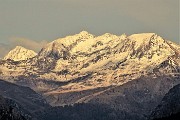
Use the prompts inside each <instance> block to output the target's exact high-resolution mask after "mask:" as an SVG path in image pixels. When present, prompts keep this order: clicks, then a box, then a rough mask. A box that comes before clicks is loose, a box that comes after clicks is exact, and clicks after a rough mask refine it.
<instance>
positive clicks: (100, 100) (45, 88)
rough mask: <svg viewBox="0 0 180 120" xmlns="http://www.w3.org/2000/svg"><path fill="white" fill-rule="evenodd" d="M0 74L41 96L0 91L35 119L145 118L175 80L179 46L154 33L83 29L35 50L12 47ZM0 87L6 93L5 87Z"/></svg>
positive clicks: (179, 66) (1, 62)
mask: <svg viewBox="0 0 180 120" xmlns="http://www.w3.org/2000/svg"><path fill="white" fill-rule="evenodd" d="M0 78H1V79H3V81H4V82H5V81H6V82H7V83H9V84H16V85H17V86H25V87H26V89H27V88H28V87H29V89H30V88H31V89H33V90H34V91H36V92H37V93H38V95H40V96H39V97H38V95H36V94H37V93H36V94H30V98H34V97H33V96H34V95H35V98H37V99H36V100H38V101H37V102H35V103H31V101H32V100H31V99H29V97H26V96H24V95H23V97H24V98H26V99H25V100H23V99H19V98H17V97H14V96H10V95H11V94H7V93H6V92H0V93H1V95H2V96H6V97H8V98H11V99H13V100H16V101H17V102H19V101H23V102H22V103H21V106H22V107H23V108H25V109H28V114H30V115H32V116H33V115H35V114H34V113H37V111H38V112H39V111H40V112H39V114H38V115H36V116H35V117H34V119H35V118H36V119H39V120H40V119H42V120H43V119H44V120H46V119H48V120H50V118H52V119H53V120H56V119H57V120H58V119H63V120H66V119H67V120H70V119H71V118H74V120H76V119H77V120H80V119H83V120H111V119H112V120H121V119H122V120H148V119H149V118H153V117H152V115H154V116H158V115H160V114H158V115H157V114H155V111H157V110H158V108H157V107H158V105H159V104H161V101H162V99H164V98H163V97H164V96H165V95H166V93H167V92H168V91H169V90H170V89H171V88H173V87H174V86H175V85H178V84H180V46H179V45H178V44H175V43H173V42H171V41H169V40H166V39H163V38H162V37H160V36H159V35H157V34H155V33H141V34H133V35H130V36H127V35H125V34H123V35H120V36H117V35H113V34H110V33H106V34H104V35H101V36H94V35H92V34H90V33H88V32H86V31H82V32H80V33H79V34H76V35H71V36H66V37H64V38H59V39H57V40H54V41H52V42H50V43H48V44H47V45H45V46H44V47H43V48H42V49H41V50H40V51H39V52H38V53H35V52H34V51H32V50H28V49H25V48H23V47H20V46H18V47H16V48H15V49H13V50H12V51H10V52H9V53H8V55H6V56H5V57H4V59H2V60H0ZM1 84H2V85H1ZM0 85H1V86H0V88H1V89H2V88H3V91H6V87H5V86H8V85H6V84H5V83H3V82H1V83H0ZM28 91H29V90H24V92H25V93H26V94H27V93H28V94H29V92H28ZM15 92H16V94H17V95H22V93H21V92H20V91H19V90H17V89H16V88H14V89H13V91H12V92H11V93H15ZM19 92H20V93H19ZM20 98H21V97H20ZM27 101H28V102H27ZM40 101H41V102H40ZM39 102H40V104H39ZM47 103H48V104H50V105H51V106H52V107H50V106H49V105H48V104H47ZM28 104H31V105H32V107H29V108H28V107H26V105H27V106H28ZM39 105H40V106H39ZM44 105H45V107H43V106H44ZM35 106H37V107H38V108H40V109H38V110H37V111H36V110H35V109H36V107H35ZM55 106H56V107H55ZM100 106H101V107H100ZM102 106H103V107H102ZM33 107H35V109H34V108H33ZM97 107H99V108H97ZM80 109H82V110H80ZM83 110H84V111H83ZM169 110H170V109H169ZM94 111H96V112H94ZM167 111H168V110H167ZM170 111H171V110H170ZM85 112H86V113H85ZM168 112H169V111H168ZM69 114H71V115H69ZM98 115H99V116H98ZM91 116H94V118H92V117H91ZM154 118H158V117H154Z"/></svg>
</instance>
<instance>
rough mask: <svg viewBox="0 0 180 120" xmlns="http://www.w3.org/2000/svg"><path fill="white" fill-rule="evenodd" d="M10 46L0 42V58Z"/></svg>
mask: <svg viewBox="0 0 180 120" xmlns="http://www.w3.org/2000/svg"><path fill="white" fill-rule="evenodd" d="M9 50H10V48H9V46H8V45H6V44H3V43H0V58H2V57H4V55H6V54H7V53H8V52H9Z"/></svg>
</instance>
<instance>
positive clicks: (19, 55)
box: [4, 46, 37, 61]
mask: <svg viewBox="0 0 180 120" xmlns="http://www.w3.org/2000/svg"><path fill="white" fill-rule="evenodd" d="M36 55H37V53H35V52H34V51H32V50H28V49H26V48H24V47H21V46H16V47H15V48H14V49H13V50H11V51H10V52H9V53H8V54H7V55H6V56H5V57H4V59H5V60H7V59H11V60H14V61H20V60H27V59H29V58H32V57H34V56H36Z"/></svg>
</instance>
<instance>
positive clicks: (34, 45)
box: [10, 37, 48, 52]
mask: <svg viewBox="0 0 180 120" xmlns="http://www.w3.org/2000/svg"><path fill="white" fill-rule="evenodd" d="M10 43H11V45H13V46H22V47H25V48H27V49H31V50H34V51H35V52H38V51H39V50H40V49H41V48H42V47H43V46H44V45H46V44H47V43H48V42H47V41H45V40H42V41H34V40H30V39H27V38H20V37H12V38H10Z"/></svg>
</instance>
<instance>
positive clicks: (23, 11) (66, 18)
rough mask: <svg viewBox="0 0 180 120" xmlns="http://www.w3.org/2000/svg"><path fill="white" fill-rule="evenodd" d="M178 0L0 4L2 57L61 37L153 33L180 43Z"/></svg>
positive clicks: (5, 0) (17, 0)
mask: <svg viewBox="0 0 180 120" xmlns="http://www.w3.org/2000/svg"><path fill="white" fill-rule="evenodd" d="M179 4H180V3H179V0H0V57H2V56H3V55H4V54H5V53H7V51H8V50H9V49H11V48H12V47H14V46H16V45H22V46H24V47H26V48H29V49H33V50H35V51H38V50H39V49H40V48H41V47H42V46H43V45H44V44H46V43H47V42H49V41H52V40H54V39H57V38H59V37H64V36H66V35H70V34H76V33H79V32H80V31H82V30H86V31H88V32H90V33H92V34H94V35H101V34H104V33H106V32H109V33H112V34H116V35H121V34H123V33H126V34H127V35H130V34H133V33H142V32H154V33H157V34H158V35H160V36H162V37H163V38H165V39H169V40H171V41H174V42H176V43H178V42H179V34H180V33H179V20H180V18H179V16H180V15H179Z"/></svg>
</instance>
